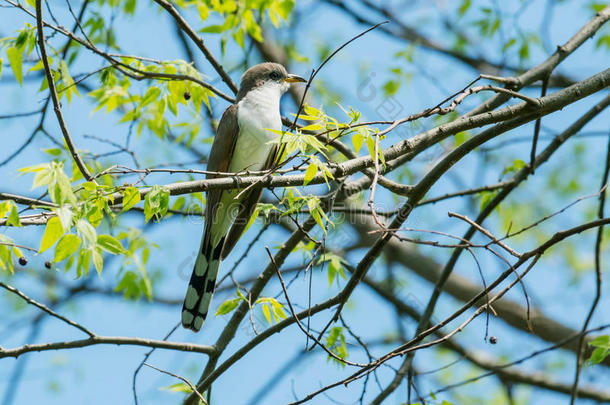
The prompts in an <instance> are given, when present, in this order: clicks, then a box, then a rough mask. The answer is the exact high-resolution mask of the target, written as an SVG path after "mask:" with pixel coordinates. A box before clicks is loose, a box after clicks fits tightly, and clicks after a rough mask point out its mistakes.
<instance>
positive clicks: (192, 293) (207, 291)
mask: <svg viewBox="0 0 610 405" xmlns="http://www.w3.org/2000/svg"><path fill="white" fill-rule="evenodd" d="M210 239H211V238H209V237H207V238H206V237H204V238H203V240H202V241H201V249H200V251H199V254H198V255H197V260H196V261H195V268H194V269H193V274H192V275H191V280H190V281H189V286H188V288H187V290H186V297H185V299H184V304H183V306H182V326H184V327H185V328H187V329H191V330H192V331H194V332H198V331H199V329H201V326H202V325H203V321H205V317H206V316H207V314H208V308H209V306H210V301H211V300H212V295H213V294H214V287H215V285H216V275H217V274H218V267H219V266H220V260H221V255H222V248H223V245H224V241H225V238H224V237H223V238H221V239H220V241H219V242H218V244H217V245H216V246H212V243H211V240H210Z"/></svg>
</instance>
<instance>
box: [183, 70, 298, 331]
mask: <svg viewBox="0 0 610 405" xmlns="http://www.w3.org/2000/svg"><path fill="white" fill-rule="evenodd" d="M305 81H306V80H305V79H303V78H302V77H299V76H296V75H291V74H288V73H287V72H286V69H284V67H283V66H282V65H278V64H277V63H261V64H259V65H256V66H253V67H251V68H250V69H248V70H246V72H245V73H244V75H243V76H242V78H241V85H240V88H239V92H238V93H237V98H236V100H235V104H233V105H231V106H230V107H228V108H227V109H226V110H225V112H224V114H223V115H222V118H221V120H220V123H219V124H218V129H217V131H216V137H215V138H214V143H213V144H212V150H211V151H210V156H209V160H208V166H207V170H208V171H211V172H239V171H243V170H252V171H255V170H265V169H268V168H270V167H271V166H272V165H273V164H274V162H275V161H276V158H277V153H278V145H277V144H273V143H271V141H272V140H273V139H275V138H276V137H278V136H279V135H278V134H276V133H274V132H272V131H269V130H268V129H273V130H276V131H280V130H281V129H282V119H281V116H280V98H281V97H282V94H284V93H285V92H286V90H288V87H289V86H290V83H291V82H305ZM214 177H217V175H214V174H208V175H207V178H214ZM261 193H262V188H261V187H255V188H252V189H250V190H248V191H247V192H245V193H242V194H241V195H239V197H238V198H236V197H237V195H238V194H239V190H210V191H208V192H207V196H206V197H207V201H206V210H205V230H204V232H203V239H202V241H201V247H200V249H199V253H198V255H197V260H196V262H195V268H194V269H193V274H192V275H191V280H190V282H189V286H188V289H187V291H186V297H185V299H184V305H183V307H182V326H184V327H185V328H188V329H191V330H193V331H195V332H197V331H199V329H201V326H202V325H203V321H204V320H205V317H206V315H207V312H208V307H209V306H210V301H211V299H212V294H213V293H214V286H215V284H216V275H217V274H218V267H219V266H220V261H221V260H223V259H224V258H225V257H226V256H227V255H228V254H229V252H230V251H231V249H233V247H234V246H235V243H236V242H237V240H238V239H239V238H240V236H241V234H242V233H243V231H244V229H245V227H246V225H247V224H248V221H249V220H250V217H251V216H252V214H253V212H254V209H255V208H256V204H257V202H258V200H259V198H260V196H261Z"/></svg>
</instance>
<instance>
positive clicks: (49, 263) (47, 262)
mask: <svg viewBox="0 0 610 405" xmlns="http://www.w3.org/2000/svg"><path fill="white" fill-rule="evenodd" d="M44 267H46V268H47V269H50V268H51V262H50V261H48V260H47V261H46V262H44Z"/></svg>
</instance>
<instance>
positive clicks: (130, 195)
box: [123, 187, 142, 211]
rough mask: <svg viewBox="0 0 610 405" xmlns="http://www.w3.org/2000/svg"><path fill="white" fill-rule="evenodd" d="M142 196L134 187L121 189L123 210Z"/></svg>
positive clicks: (138, 200)
mask: <svg viewBox="0 0 610 405" xmlns="http://www.w3.org/2000/svg"><path fill="white" fill-rule="evenodd" d="M141 199H142V197H141V196H140V191H139V190H138V189H137V188H135V187H127V188H126V189H125V190H123V211H127V210H129V209H130V208H131V207H133V206H134V205H136V204H137V203H139V202H140V200H141Z"/></svg>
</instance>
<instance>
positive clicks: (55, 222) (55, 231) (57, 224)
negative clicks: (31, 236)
mask: <svg viewBox="0 0 610 405" xmlns="http://www.w3.org/2000/svg"><path fill="white" fill-rule="evenodd" d="M63 233H64V228H63V227H62V226H61V221H60V220H59V218H57V217H53V218H51V219H49V221H48V222H47V226H46V228H45V230H44V235H42V241H41V242H40V248H39V249H38V252H39V253H42V252H44V251H45V250H47V249H48V248H50V247H51V246H53V245H54V244H55V242H57V240H58V239H59V238H60V237H61V235H63Z"/></svg>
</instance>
